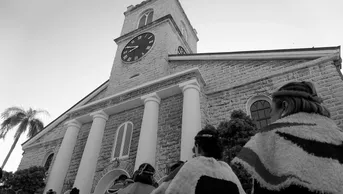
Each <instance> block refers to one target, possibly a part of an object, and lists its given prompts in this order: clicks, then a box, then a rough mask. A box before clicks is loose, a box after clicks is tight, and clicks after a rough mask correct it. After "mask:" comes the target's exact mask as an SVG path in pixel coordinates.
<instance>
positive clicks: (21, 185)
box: [0, 166, 45, 194]
mask: <svg viewBox="0 0 343 194" xmlns="http://www.w3.org/2000/svg"><path fill="white" fill-rule="evenodd" d="M0 185H1V186H0V193H6V192H7V193H11V190H12V191H15V192H16V193H22V194H36V193H38V192H41V191H42V188H44V186H45V169H44V167H40V166H39V167H38V166H33V167H30V168H27V169H23V170H18V171H16V172H15V173H12V172H5V171H4V172H3V177H2V178H1V179H0Z"/></svg>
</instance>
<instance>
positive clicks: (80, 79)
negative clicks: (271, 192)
mask: <svg viewBox="0 0 343 194" xmlns="http://www.w3.org/2000/svg"><path fill="white" fill-rule="evenodd" d="M140 2H141V0H101V1H96V0H73V1H68V0H30V1H28V0H0V89H1V95H0V112H2V111H4V110H5V109H6V108H8V107H11V106H22V107H24V108H26V109H27V108H29V107H32V108H39V109H45V110H47V111H48V112H49V113H50V116H49V117H48V116H44V117H41V119H42V120H43V121H44V123H45V125H47V124H49V122H51V121H52V120H54V119H55V118H57V117H58V116H59V115H61V114H62V113H63V112H64V111H66V110H67V109H69V108H70V107H71V106H73V105H74V104H75V103H76V102H78V101H79V100H80V99H82V98H83V97H84V96H86V95H87V94H89V93H90V92H92V91H93V90H94V89H95V88H96V87H98V86H99V85H101V84H102V83H103V82H105V81H106V80H107V79H108V78H109V75H110V72H111V68H112V63H113V60H114V55H115V52H116V49H117V45H116V44H115V42H114V41H113V39H115V38H117V37H119V35H120V31H121V27H122V25H123V21H124V14H123V13H124V12H125V11H126V8H127V7H128V6H129V5H136V4H139V3H140ZM180 2H181V4H182V6H183V8H184V10H185V12H186V14H187V16H188V18H189V20H190V21H191V23H192V25H193V27H194V28H195V29H196V30H197V32H198V37H199V42H198V53H204V52H231V51H248V50H266V49H268V50H269V49H290V48H310V47H326V46H340V45H342V44H343V25H342V23H343V12H342V11H341V7H342V6H343V1H341V0H327V1H319V0H287V1H276V0H259V1H254V0H249V1H248V0H239V1H234V0H211V1H208V0H207V1H205V0H180ZM0 121H1V120H0ZM13 134H14V133H10V134H8V136H7V137H6V139H5V140H0V163H2V161H3V160H4V158H5V157H6V154H7V152H8V151H9V149H10V147H11V144H12V142H13ZM25 140H26V136H22V137H21V139H20V140H19V142H18V145H17V146H16V149H15V150H14V152H13V154H12V156H11V157H10V160H9V161H8V163H7V165H6V167H5V170H7V171H16V169H17V167H18V165H19V163H20V160H21V157H22V153H23V151H22V149H21V146H20V145H21V143H23V142H24V141H25Z"/></svg>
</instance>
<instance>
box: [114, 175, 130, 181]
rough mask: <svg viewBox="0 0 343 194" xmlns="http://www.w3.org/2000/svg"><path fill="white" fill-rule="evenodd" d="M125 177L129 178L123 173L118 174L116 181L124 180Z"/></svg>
mask: <svg viewBox="0 0 343 194" xmlns="http://www.w3.org/2000/svg"><path fill="white" fill-rule="evenodd" d="M127 178H129V177H127V176H126V175H125V174H122V175H120V176H119V177H118V179H117V181H122V182H124V181H125V180H126V179H127Z"/></svg>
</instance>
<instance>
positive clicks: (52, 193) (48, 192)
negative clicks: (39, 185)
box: [46, 189, 56, 194]
mask: <svg viewBox="0 0 343 194" xmlns="http://www.w3.org/2000/svg"><path fill="white" fill-rule="evenodd" d="M46 194H56V191H54V190H52V189H49V190H48V191H47V192H46Z"/></svg>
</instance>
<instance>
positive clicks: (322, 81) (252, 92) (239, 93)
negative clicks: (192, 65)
mask: <svg viewBox="0 0 343 194" xmlns="http://www.w3.org/2000/svg"><path fill="white" fill-rule="evenodd" d="M291 81H311V82H313V83H314V84H315V86H316V89H317V92H318V94H319V96H320V97H322V98H323V100H324V105H325V106H326V107H327V108H328V109H329V110H330V112H331V118H332V119H333V120H335V122H336V123H337V124H338V125H339V127H341V128H342V129H343V111H342V110H343V80H342V77H341V73H340V71H339V70H338V69H337V68H336V66H335V65H334V62H333V61H329V62H326V63H322V64H317V65H314V66H311V67H305V68H300V69H295V70H294V71H292V72H288V73H284V74H277V75H274V76H271V77H266V78H264V79H261V80H257V81H256V82H251V83H247V84H242V85H241V86H237V87H232V88H230V89H227V90H223V91H220V92H216V93H211V94H209V95H208V104H209V119H210V123H211V124H212V125H214V126H217V125H218V124H219V123H220V122H221V121H223V120H226V119H229V118H230V115H231V112H232V111H233V110H237V109H242V110H244V111H246V103H247V101H248V99H249V98H250V97H253V96H256V95H260V94H263V95H267V96H270V95H271V94H272V92H274V91H275V90H277V89H278V88H279V87H281V86H283V85H284V84H286V83H288V82H291Z"/></svg>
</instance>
